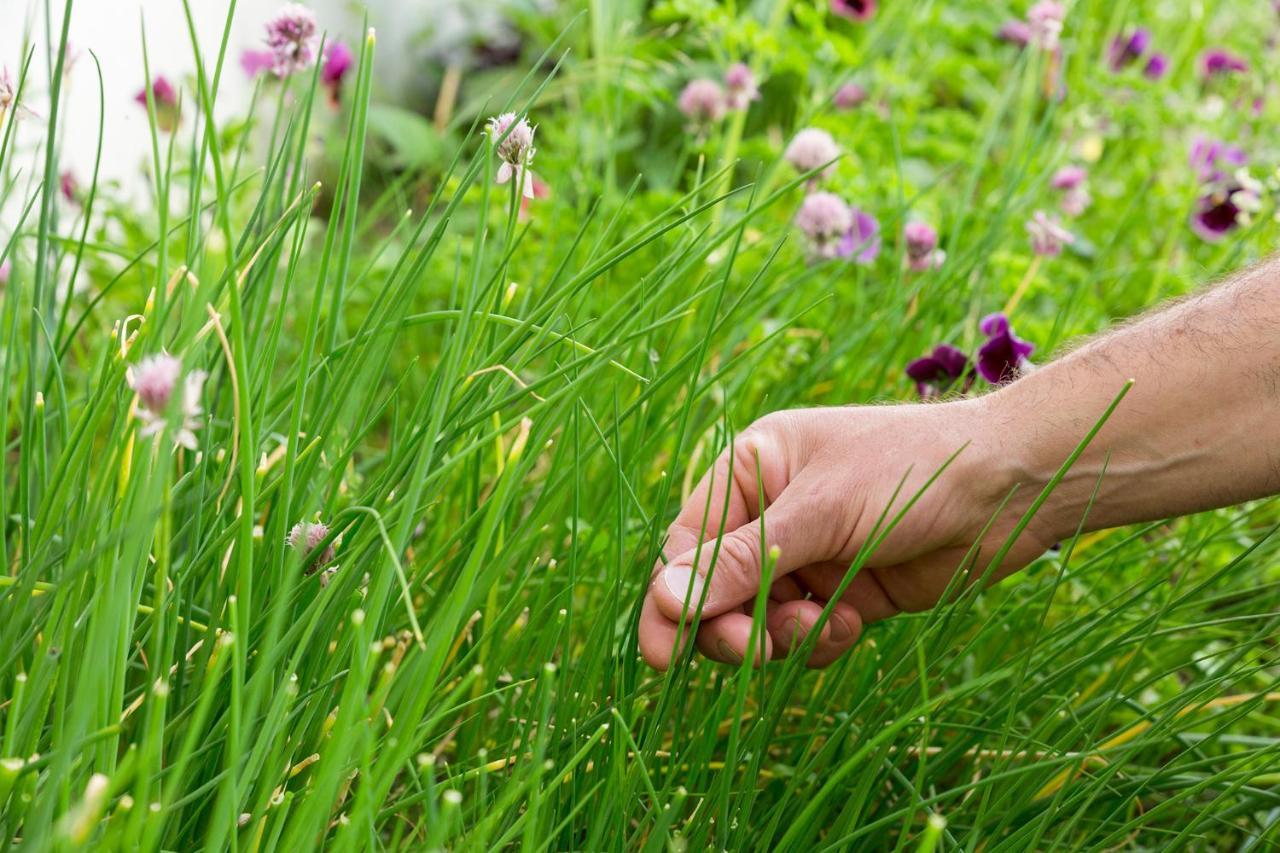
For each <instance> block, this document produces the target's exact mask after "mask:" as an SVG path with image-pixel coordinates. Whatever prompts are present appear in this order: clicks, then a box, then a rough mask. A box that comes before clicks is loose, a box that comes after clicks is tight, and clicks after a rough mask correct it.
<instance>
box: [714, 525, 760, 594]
mask: <svg viewBox="0 0 1280 853" xmlns="http://www.w3.org/2000/svg"><path fill="white" fill-rule="evenodd" d="M759 566H760V543H759V542H758V541H756V538H755V537H754V536H750V535H747V536H743V535H737V534H735V535H731V536H726V537H724V539H722V540H720V552H719V554H718V555H717V556H716V568H715V571H716V574H718V575H720V576H721V578H722V580H721V582H722V583H733V584H739V583H741V582H743V581H749V580H752V576H753V575H755V576H758V575H759V571H760V570H759Z"/></svg>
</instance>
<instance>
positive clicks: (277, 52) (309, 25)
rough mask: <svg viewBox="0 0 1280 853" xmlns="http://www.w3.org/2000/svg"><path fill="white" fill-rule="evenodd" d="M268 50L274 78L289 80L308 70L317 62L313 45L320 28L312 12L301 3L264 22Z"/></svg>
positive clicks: (317, 38) (318, 35)
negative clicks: (289, 77) (286, 78)
mask: <svg viewBox="0 0 1280 853" xmlns="http://www.w3.org/2000/svg"><path fill="white" fill-rule="evenodd" d="M266 29H267V38H266V42H267V47H268V48H270V50H271V55H272V57H273V58H274V60H275V61H274V64H273V65H272V68H271V70H272V71H274V72H275V74H276V76H277V77H288V76H289V75H290V74H294V73H296V72H298V71H302V70H304V69H307V68H310V67H311V66H312V64H313V63H314V62H315V61H316V43H317V42H318V41H319V37H320V26H319V24H317V23H316V15H315V12H312V11H311V10H310V9H308V8H307V7H306V6H303V5H302V4H300V3H290V4H289V5H287V6H285V7H284V8H283V9H281V10H280V11H279V12H277V13H276V16H275V17H274V18H272V19H271V20H270V21H268V22H267V27H266Z"/></svg>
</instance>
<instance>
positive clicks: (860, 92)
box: [831, 83, 867, 110]
mask: <svg viewBox="0 0 1280 853" xmlns="http://www.w3.org/2000/svg"><path fill="white" fill-rule="evenodd" d="M866 100H867V90H866V89H864V88H862V87H861V86H859V85H858V84H857V83H845V84H844V85H843V86H841V87H840V88H839V89H836V93H835V96H834V97H832V99H831V102H832V103H834V104H835V105H836V109H838V110H852V109H856V108H858V107H860V106H862V104H864V103H866Z"/></svg>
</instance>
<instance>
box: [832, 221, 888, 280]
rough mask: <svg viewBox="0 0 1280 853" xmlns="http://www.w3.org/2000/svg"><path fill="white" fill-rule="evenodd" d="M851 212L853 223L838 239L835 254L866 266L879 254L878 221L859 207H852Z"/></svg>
mask: <svg viewBox="0 0 1280 853" xmlns="http://www.w3.org/2000/svg"><path fill="white" fill-rule="evenodd" d="M852 213H853V224H852V225H851V226H850V227H849V230H848V231H846V232H845V235H844V238H843V239H842V240H841V241H840V245H839V247H837V249H836V255H837V256H838V257H841V258H851V259H852V260H853V261H854V263H857V264H861V265H862V266H867V265H869V264H872V263H874V262H875V259H876V258H878V257H879V256H880V223H879V222H878V221H877V220H876V218H875V217H874V216H872V215H871V214H870V213H867V212H866V211H865V210H862V209H861V208H857V207H855V208H852Z"/></svg>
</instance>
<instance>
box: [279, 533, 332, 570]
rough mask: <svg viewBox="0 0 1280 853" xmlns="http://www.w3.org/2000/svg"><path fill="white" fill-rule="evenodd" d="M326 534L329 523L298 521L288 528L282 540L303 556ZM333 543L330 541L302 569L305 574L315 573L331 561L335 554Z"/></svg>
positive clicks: (317, 545)
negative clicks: (287, 533)
mask: <svg viewBox="0 0 1280 853" xmlns="http://www.w3.org/2000/svg"><path fill="white" fill-rule="evenodd" d="M328 536H329V525H327V524H325V523H324V522H323V521H299V522H298V523H297V524H295V525H294V526H293V527H292V528H291V529H290V530H289V535H288V536H286V537H285V539H284V541H285V544H286V545H288V546H289V547H290V548H292V549H293V550H295V551H297V552H298V553H299V554H300V555H302V556H304V557H305V556H306V555H307V554H310V553H311V552H312V551H314V550H315V549H316V548H318V547H319V546H320V543H321V542H323V541H324V540H325V539H326V538H328ZM333 544H334V543H332V542H330V543H329V545H328V546H327V547H326V548H325V549H324V550H323V551H321V552H320V553H319V554H317V555H316V558H315V559H314V560H312V561H311V564H310V565H308V566H307V567H306V569H304V573H305V574H308V575H311V574H315V573H316V572H317V571H319V570H320V569H323V568H324V567H325V566H327V565H329V564H330V563H332V562H333V560H334V558H335V557H336V556H337V553H336V551H335V549H334V547H333Z"/></svg>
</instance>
